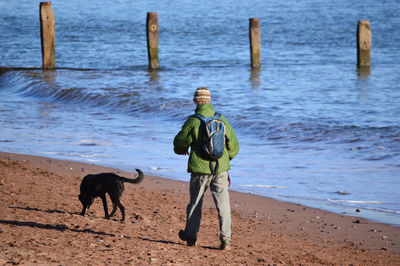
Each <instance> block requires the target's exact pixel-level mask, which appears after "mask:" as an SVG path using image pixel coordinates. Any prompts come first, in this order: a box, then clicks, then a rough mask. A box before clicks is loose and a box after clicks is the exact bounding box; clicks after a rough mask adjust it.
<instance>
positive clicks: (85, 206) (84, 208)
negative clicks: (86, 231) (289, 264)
mask: <svg viewBox="0 0 400 266" xmlns="http://www.w3.org/2000/svg"><path fill="white" fill-rule="evenodd" d="M86 208H87V205H83V209H82V212H81V215H82V216H84V215H85V212H86Z"/></svg>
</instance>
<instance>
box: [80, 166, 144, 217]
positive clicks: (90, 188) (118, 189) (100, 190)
mask: <svg viewBox="0 0 400 266" xmlns="http://www.w3.org/2000/svg"><path fill="white" fill-rule="evenodd" d="M136 171H137V172H138V173H139V176H138V177H137V178H136V179H129V178H125V177H122V176H119V175H116V174H113V173H101V174H96V175H90V174H89V175H87V176H85V177H84V178H83V180H82V183H81V194H79V200H80V201H81V202H82V205H83V209H82V213H81V215H82V216H83V215H85V212H86V210H87V209H89V207H90V205H92V203H93V199H94V198H96V197H100V198H101V200H102V201H103V207H104V212H105V218H106V219H110V217H111V216H113V215H114V214H115V212H116V210H117V206H118V208H119V209H120V210H121V213H122V219H121V221H124V220H125V208H124V206H122V204H121V202H120V199H121V196H122V192H123V191H124V183H123V182H129V183H133V184H138V183H140V182H141V181H142V180H143V178H144V175H143V172H142V171H140V169H136ZM106 193H108V195H109V196H110V199H111V201H112V204H113V210H112V212H111V214H110V215H108V210H107V201H106Z"/></svg>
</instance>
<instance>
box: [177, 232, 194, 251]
mask: <svg viewBox="0 0 400 266" xmlns="http://www.w3.org/2000/svg"><path fill="white" fill-rule="evenodd" d="M179 238H180V239H181V240H182V241H186V243H187V245H188V246H189V247H194V246H196V239H192V238H188V237H187V235H186V232H185V231H184V230H179Z"/></svg>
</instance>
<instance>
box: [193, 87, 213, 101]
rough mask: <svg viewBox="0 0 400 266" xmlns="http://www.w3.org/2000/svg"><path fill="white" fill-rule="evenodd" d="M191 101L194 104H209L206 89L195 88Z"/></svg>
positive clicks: (208, 92)
mask: <svg viewBox="0 0 400 266" xmlns="http://www.w3.org/2000/svg"><path fill="white" fill-rule="evenodd" d="M193 101H194V102H195V103H210V102H211V93H210V91H209V90H208V89H207V88H206V87H200V88H197V90H196V92H195V93H194V97H193Z"/></svg>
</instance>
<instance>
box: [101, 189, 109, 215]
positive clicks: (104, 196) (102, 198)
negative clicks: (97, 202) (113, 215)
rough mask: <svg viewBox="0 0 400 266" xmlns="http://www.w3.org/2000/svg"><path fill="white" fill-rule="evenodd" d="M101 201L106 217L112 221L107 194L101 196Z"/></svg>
mask: <svg viewBox="0 0 400 266" xmlns="http://www.w3.org/2000/svg"><path fill="white" fill-rule="evenodd" d="M101 200H102V201H103V208H104V215H105V216H104V217H105V218H106V219H108V220H110V216H109V215H108V209H107V200H106V194H103V195H102V196H101Z"/></svg>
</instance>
